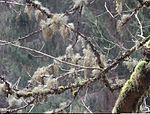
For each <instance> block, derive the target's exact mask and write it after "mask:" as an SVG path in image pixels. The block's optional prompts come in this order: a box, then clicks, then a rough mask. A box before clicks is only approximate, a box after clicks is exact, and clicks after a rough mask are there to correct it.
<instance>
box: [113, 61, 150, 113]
mask: <svg viewBox="0 0 150 114" xmlns="http://www.w3.org/2000/svg"><path fill="white" fill-rule="evenodd" d="M138 67H139V66H138ZM140 67H141V66H140ZM140 67H139V68H140ZM142 67H143V68H142V70H141V69H140V70H141V71H140V72H138V71H134V72H133V73H132V75H131V78H130V79H129V80H128V81H127V82H126V83H125V85H124V86H123V88H122V90H121V92H120V95H119V97H118V99H117V101H116V103H115V106H114V108H113V110H112V113H125V112H130V113H131V112H136V106H137V104H138V101H139V99H140V98H141V96H142V95H143V94H144V93H145V92H146V91H147V90H148V89H149V85H150V63H149V62H146V63H144V65H143V66H142ZM135 70H139V69H136V68H135ZM136 72H137V73H136Z"/></svg>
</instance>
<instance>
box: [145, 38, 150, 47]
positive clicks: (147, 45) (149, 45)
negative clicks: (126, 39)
mask: <svg viewBox="0 0 150 114" xmlns="http://www.w3.org/2000/svg"><path fill="white" fill-rule="evenodd" d="M146 48H150V40H149V41H148V42H147V43H146Z"/></svg>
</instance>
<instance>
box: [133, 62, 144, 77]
mask: <svg viewBox="0 0 150 114" xmlns="http://www.w3.org/2000/svg"><path fill="white" fill-rule="evenodd" d="M146 64H147V62H146V61H140V62H139V63H138V64H137V65H136V67H135V69H134V72H133V73H132V75H131V77H130V79H134V80H135V79H136V77H137V76H138V74H141V73H142V72H143V70H144V68H145V65H146Z"/></svg>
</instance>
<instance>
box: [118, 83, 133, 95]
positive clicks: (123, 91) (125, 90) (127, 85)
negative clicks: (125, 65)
mask: <svg viewBox="0 0 150 114" xmlns="http://www.w3.org/2000/svg"><path fill="white" fill-rule="evenodd" d="M133 87H134V82H133V80H128V81H127V82H126V83H125V84H124V86H123V87H122V89H121V92H120V96H121V97H122V98H124V97H125V96H126V94H127V93H128V92H129V91H130V90H131V89H132V88H133Z"/></svg>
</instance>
